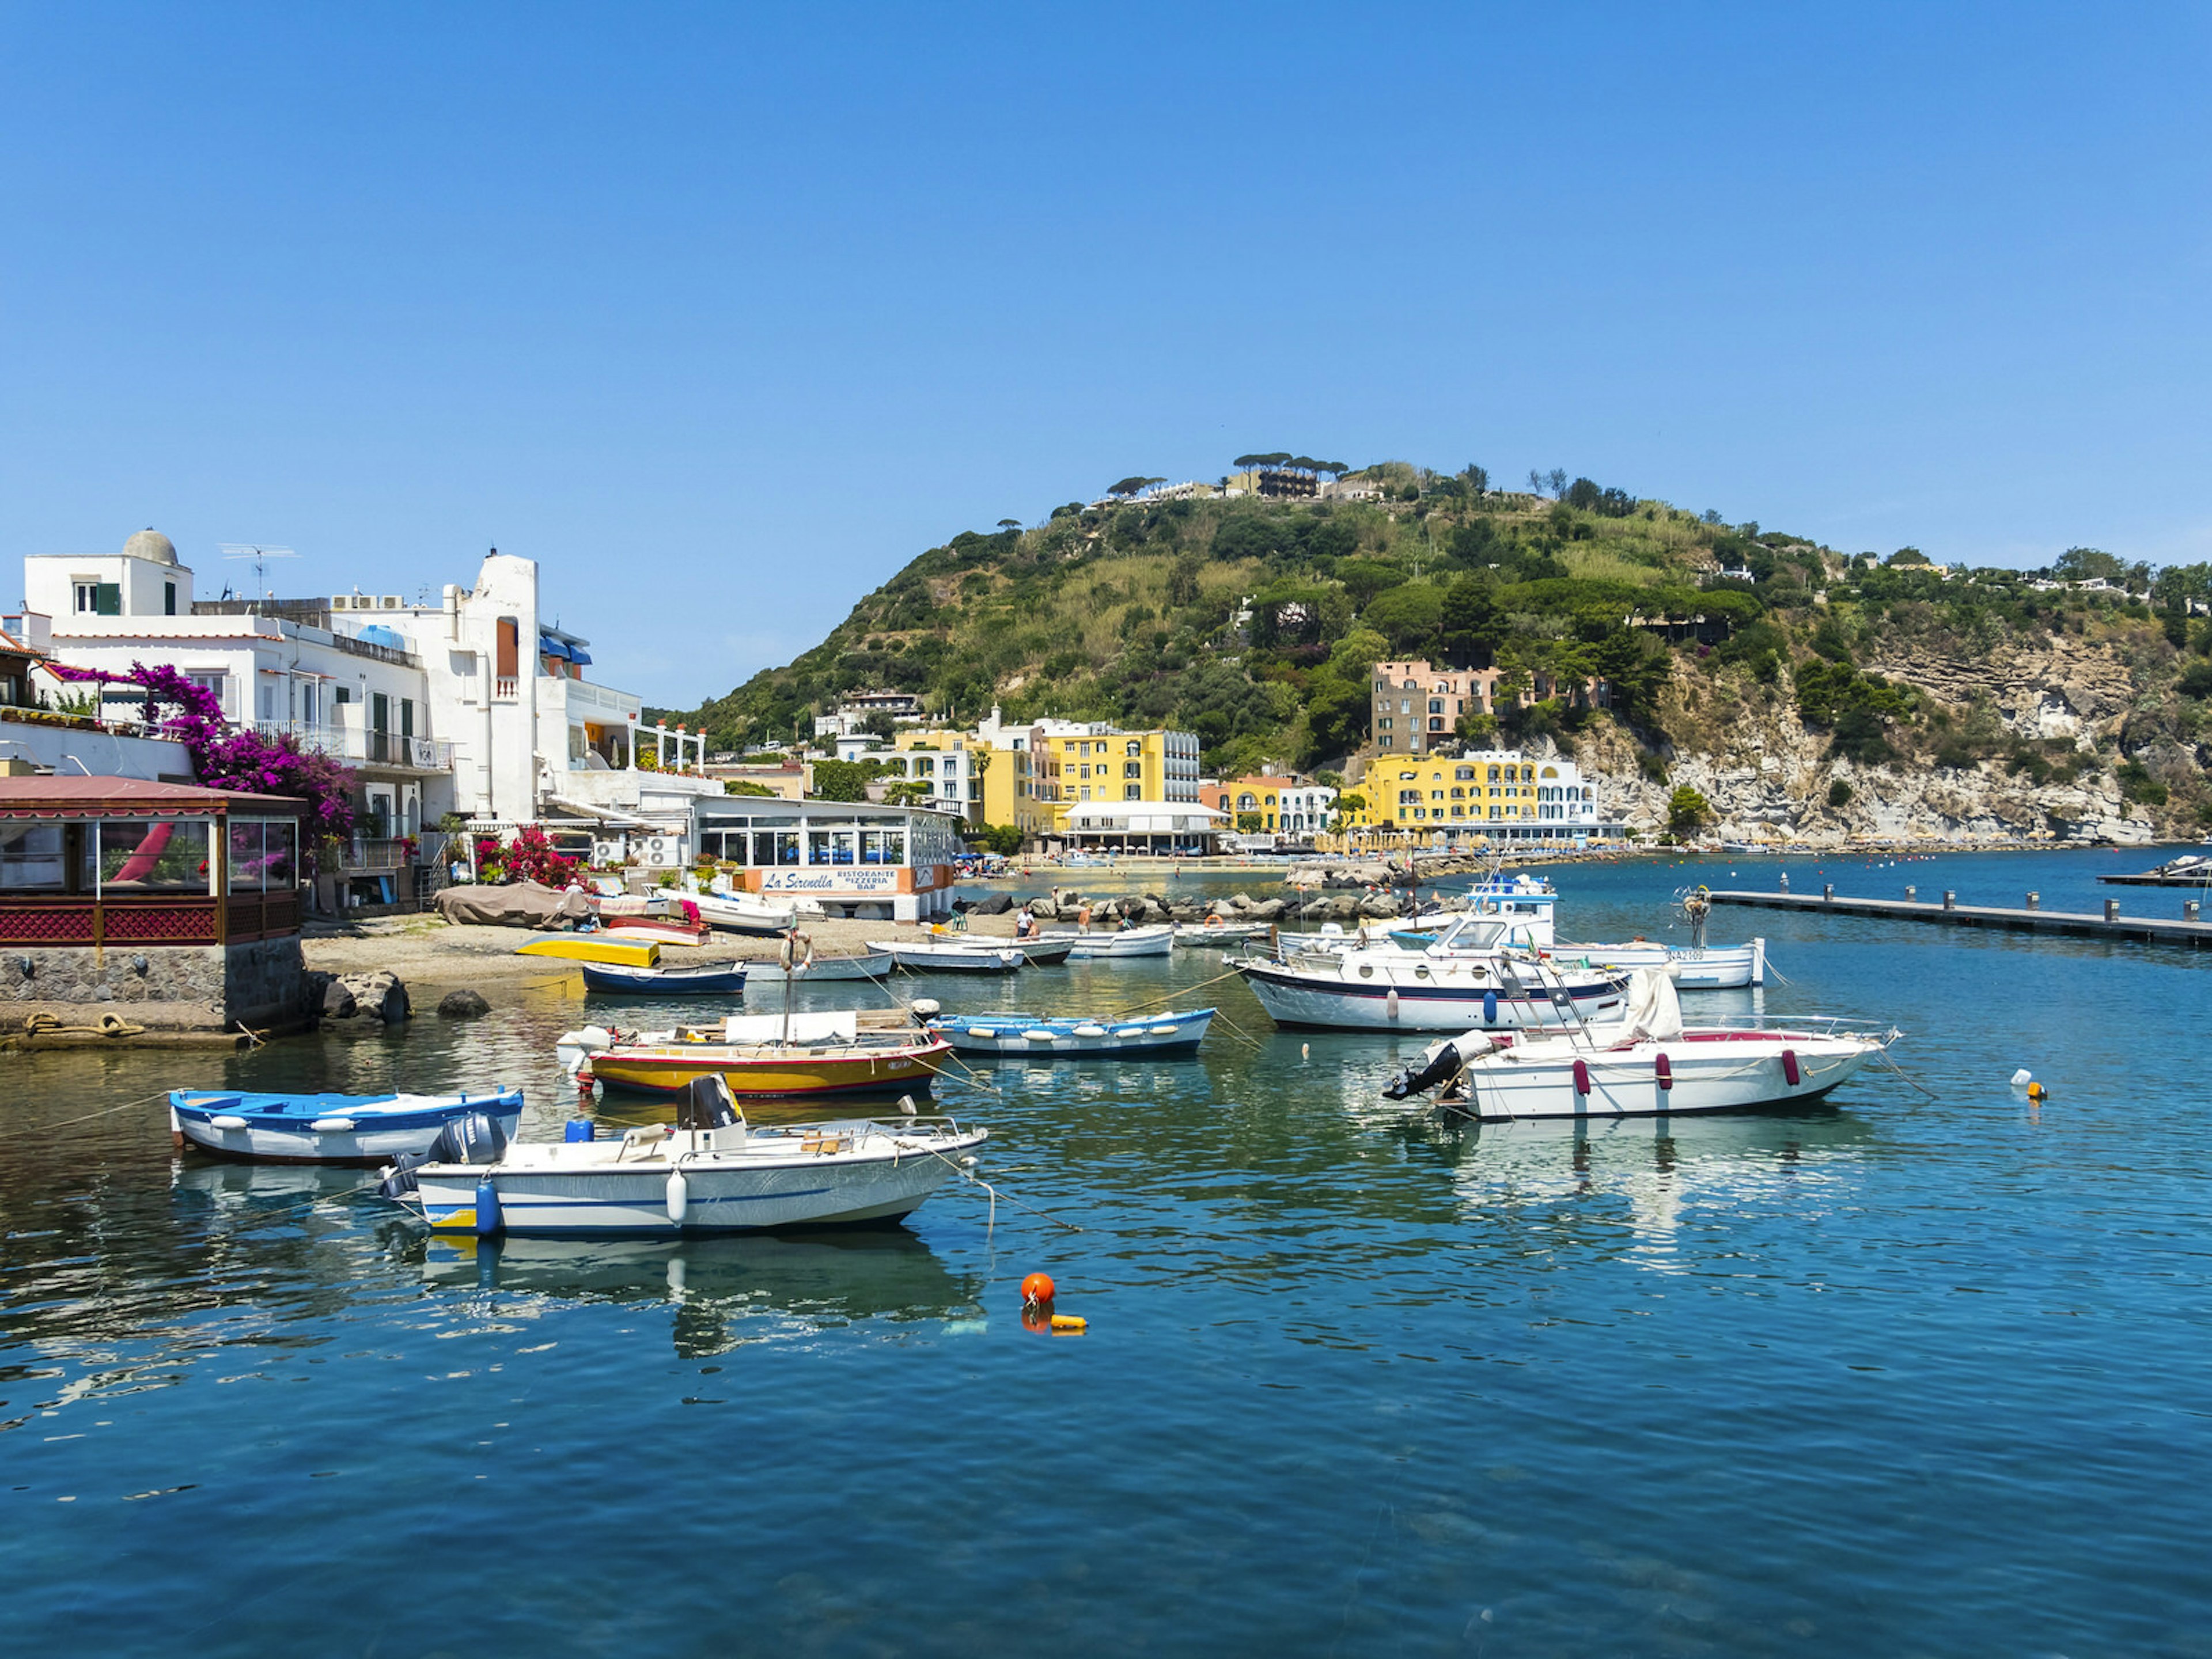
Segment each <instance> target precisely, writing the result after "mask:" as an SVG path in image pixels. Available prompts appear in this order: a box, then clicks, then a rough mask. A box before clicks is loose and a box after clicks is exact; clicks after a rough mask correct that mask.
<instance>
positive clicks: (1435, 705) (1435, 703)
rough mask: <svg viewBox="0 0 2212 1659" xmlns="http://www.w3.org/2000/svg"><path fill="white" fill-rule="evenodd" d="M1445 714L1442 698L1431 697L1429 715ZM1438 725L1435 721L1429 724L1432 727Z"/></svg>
mask: <svg viewBox="0 0 2212 1659" xmlns="http://www.w3.org/2000/svg"><path fill="white" fill-rule="evenodd" d="M1443 712H1444V700H1443V698H1442V697H1431V698H1430V699H1429V713H1431V714H1443ZM1436 723H1437V722H1436V721H1434V720H1431V721H1430V722H1429V724H1430V725H1431V726H1435V725H1436Z"/></svg>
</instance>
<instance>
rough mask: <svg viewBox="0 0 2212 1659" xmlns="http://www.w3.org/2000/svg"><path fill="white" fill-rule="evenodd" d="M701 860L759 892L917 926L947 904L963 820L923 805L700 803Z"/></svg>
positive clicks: (759, 800)
mask: <svg viewBox="0 0 2212 1659" xmlns="http://www.w3.org/2000/svg"><path fill="white" fill-rule="evenodd" d="M697 824H698V830H697V833H698V848H699V855H700V856H701V857H702V858H708V859H712V860H715V861H716V862H717V863H720V864H721V865H724V866H733V867H732V869H731V871H730V873H731V875H732V884H733V885H736V886H740V887H743V888H744V889H745V890H748V891H750V892H756V893H767V894H771V895H773V894H779V893H781V894H787V895H804V896H807V897H810V898H812V899H815V900H817V902H820V903H821V904H822V906H823V908H825V909H826V910H828V911H829V912H830V914H832V915H852V916H861V917H872V918H878V919H896V920H898V921H918V920H920V919H921V918H922V917H924V916H931V915H944V914H945V912H947V911H948V910H950V909H951V886H952V880H953V876H954V873H955V867H956V866H957V862H958V860H959V858H960V855H961V854H962V853H963V851H964V850H965V849H966V843H965V842H963V841H962V840H961V839H960V829H959V824H960V820H959V819H958V818H957V817H954V816H953V815H952V814H951V813H949V812H939V811H931V810H929V809H927V808H925V807H914V806H878V805H874V804H873V803H872V802H866V801H823V800H797V801H778V800H771V799H768V798H766V797H763V796H757V795H747V796H732V797H729V798H728V799H726V800H725V801H702V802H701V803H700V805H699V807H698V818H697Z"/></svg>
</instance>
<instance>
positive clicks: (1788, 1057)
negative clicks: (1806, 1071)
mask: <svg viewBox="0 0 2212 1659" xmlns="http://www.w3.org/2000/svg"><path fill="white" fill-rule="evenodd" d="M1782 1075H1783V1076H1784V1077H1786V1078H1788V1079H1790V1087H1791V1088H1793V1089H1794V1088H1796V1086H1797V1051H1796V1049H1795V1048H1784V1050H1783V1051H1782Z"/></svg>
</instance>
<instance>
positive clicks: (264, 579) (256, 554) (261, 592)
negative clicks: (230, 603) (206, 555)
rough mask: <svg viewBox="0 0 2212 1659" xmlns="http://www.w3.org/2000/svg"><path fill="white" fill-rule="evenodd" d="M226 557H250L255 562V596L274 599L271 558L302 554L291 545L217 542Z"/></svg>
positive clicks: (293, 557) (295, 556) (284, 557)
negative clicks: (271, 586) (271, 580)
mask: <svg viewBox="0 0 2212 1659" xmlns="http://www.w3.org/2000/svg"><path fill="white" fill-rule="evenodd" d="M216 546H217V547H219V548H221V549H222V556H223V557H224V558H226V559H250V560H252V563H253V597H254V598H255V599H275V598H276V595H275V594H273V593H271V592H270V591H269V575H268V564H269V561H270V560H271V559H296V558H298V557H299V555H298V554H297V553H295V552H294V551H293V550H291V549H290V548H289V547H263V546H260V545H258V544H256V543H253V542H217V543H216Z"/></svg>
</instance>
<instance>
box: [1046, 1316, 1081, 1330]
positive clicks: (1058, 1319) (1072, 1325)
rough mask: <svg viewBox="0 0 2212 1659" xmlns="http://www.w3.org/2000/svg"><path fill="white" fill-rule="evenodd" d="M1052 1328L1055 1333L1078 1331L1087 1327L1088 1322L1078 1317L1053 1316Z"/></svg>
mask: <svg viewBox="0 0 2212 1659" xmlns="http://www.w3.org/2000/svg"><path fill="white" fill-rule="evenodd" d="M1052 1328H1053V1329H1054V1330H1056V1331H1080V1330H1085V1329H1087V1328H1089V1327H1088V1322H1086V1321H1085V1320H1084V1319H1083V1318H1082V1317H1081V1316H1079V1315H1076V1314H1054V1316H1052Z"/></svg>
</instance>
